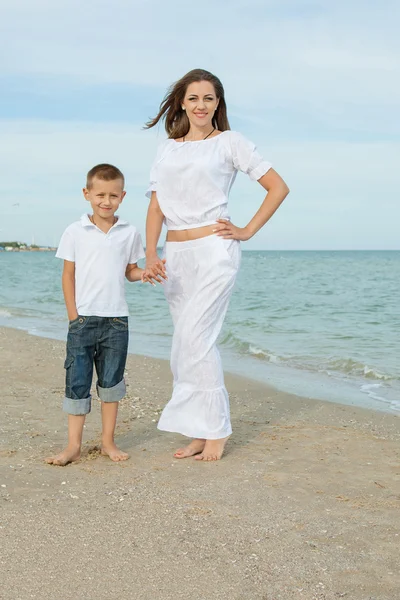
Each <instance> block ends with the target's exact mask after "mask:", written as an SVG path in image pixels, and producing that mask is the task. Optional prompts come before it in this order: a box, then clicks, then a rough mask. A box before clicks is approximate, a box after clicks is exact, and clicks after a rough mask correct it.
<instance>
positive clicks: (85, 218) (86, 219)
mask: <svg viewBox="0 0 400 600" xmlns="http://www.w3.org/2000/svg"><path fill="white" fill-rule="evenodd" d="M115 216H116V217H117V218H118V221H117V222H116V223H115V225H113V227H119V226H120V225H128V221H125V220H124V219H121V217H118V215H115ZM81 225H82V227H96V225H94V223H92V221H91V220H90V219H89V215H88V214H86V213H85V214H84V215H82V216H81Z"/></svg>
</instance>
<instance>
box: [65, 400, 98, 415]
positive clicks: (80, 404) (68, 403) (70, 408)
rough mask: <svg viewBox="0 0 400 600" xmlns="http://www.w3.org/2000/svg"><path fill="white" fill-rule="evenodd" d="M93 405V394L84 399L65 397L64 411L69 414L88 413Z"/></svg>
mask: <svg viewBox="0 0 400 600" xmlns="http://www.w3.org/2000/svg"><path fill="white" fill-rule="evenodd" d="M91 406H92V396H89V397H88V398H82V399H77V400H75V399H73V398H67V397H66V396H65V397H64V401H63V411H64V412H66V413H68V414H69V415H87V414H89V413H90V409H91Z"/></svg>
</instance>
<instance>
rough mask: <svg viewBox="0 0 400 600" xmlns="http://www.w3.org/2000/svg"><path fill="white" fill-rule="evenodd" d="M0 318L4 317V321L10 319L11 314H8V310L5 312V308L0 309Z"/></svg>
mask: <svg viewBox="0 0 400 600" xmlns="http://www.w3.org/2000/svg"><path fill="white" fill-rule="evenodd" d="M0 317H5V318H6V319H10V318H11V317H12V314H11V313H10V311H9V310H6V309H5V308H0Z"/></svg>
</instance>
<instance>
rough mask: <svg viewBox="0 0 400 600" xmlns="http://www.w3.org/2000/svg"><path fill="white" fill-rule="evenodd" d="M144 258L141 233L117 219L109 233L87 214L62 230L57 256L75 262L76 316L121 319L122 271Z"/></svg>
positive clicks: (125, 310) (123, 313)
mask: <svg viewBox="0 0 400 600" xmlns="http://www.w3.org/2000/svg"><path fill="white" fill-rule="evenodd" d="M144 256H145V254H144V251H143V245H142V240H141V237H140V234H139V233H138V232H137V231H136V228H135V227H133V225H129V223H128V222H127V221H123V220H122V219H120V218H118V221H117V222H116V223H115V225H113V226H112V227H111V229H110V230H109V231H108V233H104V232H103V231H101V229H99V228H98V227H96V225H94V224H93V223H92V222H91V220H90V219H89V216H88V215H83V216H82V217H81V219H80V220H79V221H76V222H75V223H72V225H69V227H67V229H66V230H65V231H64V233H63V235H62V237H61V240H60V244H59V246H58V249H57V253H56V257H57V258H62V259H63V260H68V261H71V262H74V263H75V302H76V309H77V311H78V314H80V315H84V316H97V317H124V316H127V315H128V314H129V310H128V305H127V303H126V299H125V270H126V267H127V266H128V264H134V263H137V261H138V260H140V259H141V258H143V257H144Z"/></svg>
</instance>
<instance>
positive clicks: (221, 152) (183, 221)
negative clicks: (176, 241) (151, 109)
mask: <svg viewBox="0 0 400 600" xmlns="http://www.w3.org/2000/svg"><path fill="white" fill-rule="evenodd" d="M270 168H271V164H270V163H269V162H267V161H265V160H264V159H263V158H262V157H261V156H260V154H259V153H258V152H257V148H256V146H255V145H254V144H253V143H252V142H250V141H249V140H247V139H246V138H245V137H243V136H242V135H241V134H240V133H238V132H236V131H223V132H222V133H220V134H219V135H216V136H214V137H212V138H208V139H207V140H200V141H194V142H193V141H192V142H190V141H187V142H177V141H175V140H172V139H168V140H165V141H164V142H162V143H161V144H160V145H159V147H158V151H157V155H156V159H155V161H154V164H153V166H152V168H151V172H150V186H149V188H148V190H147V192H146V196H147V197H148V198H151V192H156V193H157V200H158V203H159V205H160V209H161V211H162V213H163V214H164V222H165V224H166V225H167V227H168V229H193V228H195V227H203V226H205V225H212V224H213V223H215V222H216V221H217V219H229V215H228V196H229V192H230V189H231V187H232V184H233V182H234V181H235V178H236V174H237V172H238V171H243V172H244V173H247V175H248V176H249V177H250V179H253V180H255V181H257V180H258V179H260V177H262V176H263V175H265V173H266V172H267V171H268V170H269V169H270Z"/></svg>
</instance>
